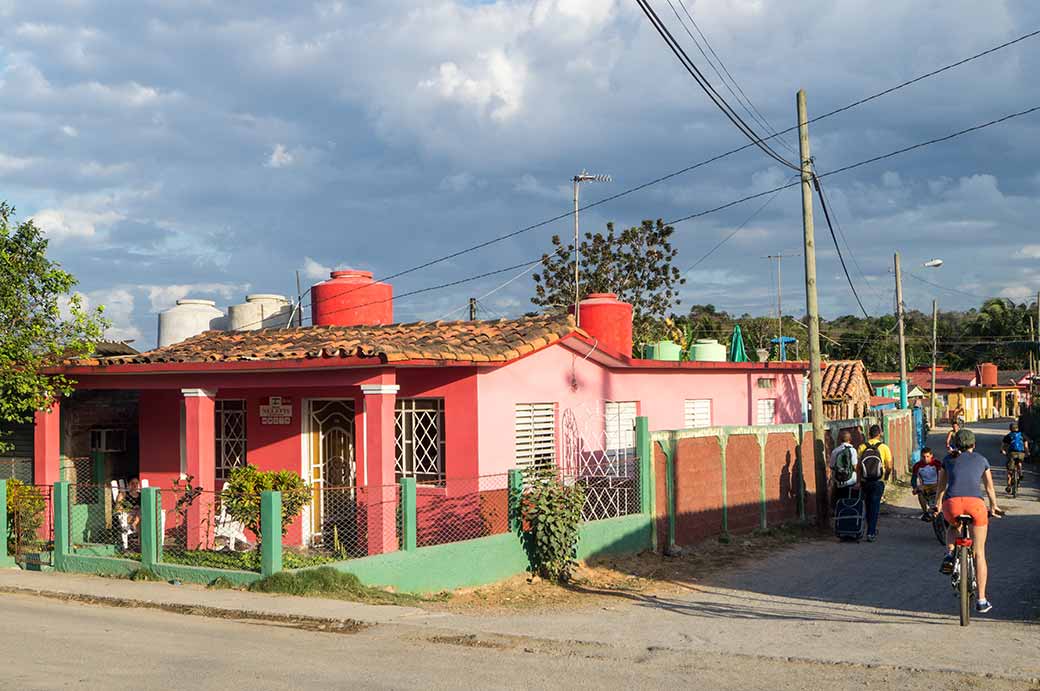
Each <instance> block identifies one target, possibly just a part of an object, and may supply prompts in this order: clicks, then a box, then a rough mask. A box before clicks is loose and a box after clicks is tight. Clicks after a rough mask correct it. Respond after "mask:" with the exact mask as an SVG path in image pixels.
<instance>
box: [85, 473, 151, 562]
mask: <svg viewBox="0 0 1040 691" xmlns="http://www.w3.org/2000/svg"><path fill="white" fill-rule="evenodd" d="M140 525H141V493H140V491H130V490H126V489H121V488H115V487H112V486H110V485H93V484H83V483H80V484H71V485H69V543H70V545H71V547H72V548H73V550H85V549H90V550H93V551H95V552H96V553H97V555H98V556H106V555H113V556H114V555H117V554H118V555H121V554H124V553H136V552H139V551H140V544H141V539H140Z"/></svg>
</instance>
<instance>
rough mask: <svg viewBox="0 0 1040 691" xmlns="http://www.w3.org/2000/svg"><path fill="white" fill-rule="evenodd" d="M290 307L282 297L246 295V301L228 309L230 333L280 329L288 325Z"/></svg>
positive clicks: (259, 294) (268, 294)
mask: <svg viewBox="0 0 1040 691" xmlns="http://www.w3.org/2000/svg"><path fill="white" fill-rule="evenodd" d="M291 315H292V305H290V304H289V301H288V300H286V299H285V296H283V295H273V294H271V293H254V294H252V295H246V301H245V302H244V303H242V304H240V305H231V307H229V308H228V329H229V330H230V331H254V330H256V329H281V328H285V327H286V326H288V324H289V317H290V316H291Z"/></svg>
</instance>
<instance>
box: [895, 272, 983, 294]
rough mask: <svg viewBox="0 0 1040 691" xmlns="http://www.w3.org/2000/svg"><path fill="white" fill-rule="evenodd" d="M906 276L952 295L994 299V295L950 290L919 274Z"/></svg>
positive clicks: (911, 273) (909, 273)
mask: <svg viewBox="0 0 1040 691" xmlns="http://www.w3.org/2000/svg"><path fill="white" fill-rule="evenodd" d="M906 275H907V276H909V277H910V278H913V279H914V280H917V281H920V282H921V283H926V284H928V285H930V286H932V287H933V288H938V289H939V290H945V291H947V292H950V293H956V294H957V295H966V296H968V297H970V298H977V299H979V300H983V301H985V300H992V299H993V296H992V295H991V296H989V297H986V296H985V295H977V294H975V293H968V292H965V291H963V290H958V289H957V288H950V287H949V286H944V285H941V284H939V283H933V282H932V281H929V280H928V279H926V278H921V277H920V276H918V275H917V274H915V273H913V272H908V273H907V274H906Z"/></svg>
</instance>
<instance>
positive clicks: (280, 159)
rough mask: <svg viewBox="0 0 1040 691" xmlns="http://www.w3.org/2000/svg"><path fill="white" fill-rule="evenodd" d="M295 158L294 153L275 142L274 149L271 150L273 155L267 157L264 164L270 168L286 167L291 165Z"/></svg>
mask: <svg viewBox="0 0 1040 691" xmlns="http://www.w3.org/2000/svg"><path fill="white" fill-rule="evenodd" d="M293 160H294V158H293V155H292V154H291V153H290V152H289V150H288V149H286V148H285V146H284V145H282V144H275V145H274V149H272V150H271V155H270V156H268V157H267V162H266V163H264V165H265V166H266V167H268V168H284V167H286V166H291V165H292V163H293Z"/></svg>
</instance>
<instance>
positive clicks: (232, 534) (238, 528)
mask: <svg viewBox="0 0 1040 691" xmlns="http://www.w3.org/2000/svg"><path fill="white" fill-rule="evenodd" d="M224 489H227V483H226V482H225V483H224V487H223V488H222V490H221V492H223V490H224ZM213 536H214V537H222V538H224V539H225V540H227V547H228V548H229V549H230V550H231V551H232V552H235V551H237V550H238V543H239V542H243V543H245V544H249V539H248V538H246V528H245V526H244V525H242V523H241V522H240V521H236V520H234V519H233V518H231V516H230V515H228V512H227V508H226V507H225V506H224V502H220V513H219V514H217V520H216V521H215V526H214V529H213Z"/></svg>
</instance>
